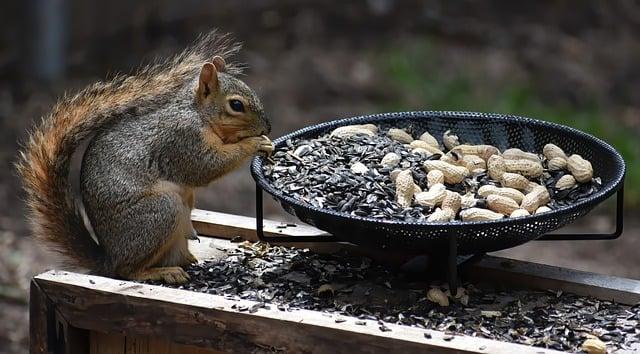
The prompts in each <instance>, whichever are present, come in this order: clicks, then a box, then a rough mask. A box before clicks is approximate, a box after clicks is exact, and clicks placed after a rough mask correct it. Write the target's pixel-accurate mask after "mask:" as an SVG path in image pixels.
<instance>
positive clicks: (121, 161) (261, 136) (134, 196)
mask: <svg viewBox="0 0 640 354" xmlns="http://www.w3.org/2000/svg"><path fill="white" fill-rule="evenodd" d="M239 48H240V47H239V45H237V44H234V43H233V42H232V41H231V40H230V38H229V36H227V35H220V34H218V33H217V32H216V31H212V32H210V33H209V34H206V35H204V36H201V37H200V38H199V39H198V40H197V41H196V43H195V44H194V45H192V46H191V47H189V48H188V49H186V50H185V51H184V52H182V53H181V54H179V55H177V56H176V57H174V58H173V59H170V60H167V61H165V62H163V63H159V64H155V65H151V66H148V67H145V68H143V69H141V70H140V71H139V72H137V73H136V74H135V75H133V76H118V77H116V78H114V79H112V80H110V81H108V82H99V83H96V84H94V85H92V86H89V87H87V88H86V89H84V90H82V91H80V92H79V93H78V94H76V95H74V96H72V97H63V98H62V99H61V100H60V101H59V102H58V103H57V104H56V105H55V106H54V108H53V109H52V111H51V113H50V114H48V116H46V117H45V118H44V119H43V121H42V123H41V124H40V125H39V126H38V127H37V128H36V129H35V130H34V131H33V132H32V133H31V134H30V136H29V138H28V140H27V142H26V144H25V148H24V150H23V151H22V152H21V153H20V157H19V161H18V163H17V170H18V173H19V175H20V177H21V179H22V182H23V187H24V189H25V191H26V201H27V205H28V208H29V211H30V215H29V219H30V223H31V228H32V233H33V235H34V236H35V237H36V238H37V239H39V240H44V241H46V242H48V243H49V244H52V245H53V246H54V247H55V249H56V250H58V251H59V252H61V253H62V254H63V255H65V256H66V257H65V258H66V259H67V261H68V263H70V265H72V266H76V267H82V268H85V269H88V270H89V271H91V272H92V273H94V274H99V275H105V276H112V277H118V278H123V279H132V280H159V281H164V282H168V283H182V282H185V281H187V280H188V275H187V273H186V272H185V271H184V269H183V268H184V267H185V266H187V265H189V264H191V263H194V262H196V259H195V257H194V256H193V255H192V254H191V253H190V252H189V250H188V242H187V240H188V239H193V238H197V235H196V232H195V230H194V229H193V226H192V224H191V219H190V212H191V209H193V203H194V195H193V190H194V188H196V187H200V186H206V185H207V184H208V183H210V182H211V181H213V180H215V179H216V178H218V177H220V176H222V175H224V174H225V173H227V172H229V171H231V170H233V169H234V168H236V167H238V166H239V165H240V164H241V163H242V162H244V161H245V160H246V159H248V158H249V157H250V156H252V155H254V154H256V153H259V152H261V153H267V154H268V153H270V152H272V151H273V145H272V143H271V141H270V140H269V139H268V138H267V137H266V136H265V135H266V134H268V133H269V132H270V130H271V127H270V124H269V122H268V120H267V119H266V117H265V114H264V110H263V107H262V104H261V102H260V100H259V98H258V96H257V95H256V94H255V93H254V92H253V90H251V89H250V88H249V87H248V86H247V85H245V84H244V83H243V82H242V81H240V80H239V79H237V78H236V75H238V74H240V73H241V70H240V68H239V67H238V66H237V65H234V64H232V63H229V64H227V63H226V61H225V59H224V58H226V57H229V56H230V55H232V54H235V53H236V52H237V51H238V50H239ZM91 136H93V137H92V138H91V139H90V142H89V144H88V147H87V150H86V151H85V153H84V157H83V161H82V167H81V172H80V191H81V197H82V201H83V204H84V207H85V210H86V213H87V216H88V218H89V220H90V222H91V225H92V227H93V229H94V231H95V234H96V236H97V238H98V241H99V244H97V243H96V242H94V241H93V239H92V238H91V236H90V233H89V231H87V228H86V227H85V226H84V223H83V221H82V218H81V216H80V215H79V212H78V210H77V208H76V206H75V204H74V200H73V196H72V193H71V186H70V182H69V169H70V161H71V157H72V155H73V153H74V151H75V150H76V149H77V148H78V147H79V145H80V144H81V143H82V142H83V141H84V140H85V139H88V138H89V137H91Z"/></svg>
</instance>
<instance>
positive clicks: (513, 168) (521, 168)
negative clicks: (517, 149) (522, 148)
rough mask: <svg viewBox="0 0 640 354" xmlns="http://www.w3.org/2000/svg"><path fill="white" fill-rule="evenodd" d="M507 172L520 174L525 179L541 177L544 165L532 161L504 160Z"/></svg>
mask: <svg viewBox="0 0 640 354" xmlns="http://www.w3.org/2000/svg"><path fill="white" fill-rule="evenodd" d="M504 164H505V166H506V168H507V172H513V173H519V174H521V175H523V176H525V177H533V178H536V177H540V176H541V175H542V171H543V170H542V163H540V161H537V162H534V161H531V160H523V159H521V160H504Z"/></svg>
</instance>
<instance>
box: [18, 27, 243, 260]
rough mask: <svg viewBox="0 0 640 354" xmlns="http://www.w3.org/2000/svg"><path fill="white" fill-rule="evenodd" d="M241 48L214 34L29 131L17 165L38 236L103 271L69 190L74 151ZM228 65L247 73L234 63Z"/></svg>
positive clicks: (92, 91)
mask: <svg viewBox="0 0 640 354" xmlns="http://www.w3.org/2000/svg"><path fill="white" fill-rule="evenodd" d="M238 49H239V45H237V44H234V43H233V42H232V41H231V39H230V37H229V36H227V35H218V34H217V32H216V31H212V32H210V33H209V34H207V35H204V36H201V37H200V38H199V39H198V40H197V41H196V43H195V44H194V45H193V46H192V47H190V48H188V49H187V50H185V51H184V52H182V53H181V54H179V55H177V56H176V57H174V58H173V59H170V60H168V61H166V62H163V63H158V64H155V65H152V66H147V67H144V68H142V69H141V70H140V71H139V72H138V73H137V74H136V75H134V76H119V77H116V78H114V79H113V80H111V81H109V82H106V83H97V84H94V85H92V86H90V87H88V88H86V89H84V90H82V91H81V92H79V93H78V94H76V95H75V96H73V97H64V98H62V99H61V100H60V101H59V102H58V103H57V104H56V106H55V107H54V108H53V110H52V112H51V113H50V114H49V115H48V116H46V117H45V118H44V119H43V121H42V123H41V124H40V125H39V126H38V127H37V128H36V129H35V130H34V131H33V132H32V133H31V134H30V136H29V138H28V140H27V142H26V144H25V147H24V150H23V151H22V152H21V153H20V156H19V161H18V163H17V164H16V167H17V170H18V174H19V175H20V177H21V178H22V182H23V187H24V189H25V191H26V199H27V200H26V202H27V206H28V208H29V212H30V215H29V218H30V222H31V227H32V232H33V235H34V236H35V237H36V238H38V239H41V240H45V241H48V242H49V243H51V244H53V246H54V247H55V249H56V250H57V251H59V252H60V253H62V254H63V255H65V256H67V257H66V258H67V261H68V263H69V264H70V265H72V266H76V267H82V268H86V269H89V270H92V271H94V272H100V271H101V270H102V267H103V265H104V264H105V263H104V254H103V251H102V250H101V248H100V247H99V246H98V245H97V244H96V243H95V242H94V241H93V239H92V238H91V237H90V235H89V232H88V231H87V230H86V228H85V227H84V224H83V222H82V218H81V217H80V215H79V213H78V212H77V210H76V208H75V205H74V202H73V197H72V194H71V192H70V191H71V187H70V183H69V165H70V161H71V157H72V155H73V153H74V151H75V150H76V148H77V147H78V146H79V145H80V144H81V143H82V141H83V140H84V139H85V138H87V137H89V136H90V135H91V134H93V133H94V132H97V131H98V130H100V129H102V128H104V127H106V126H108V125H110V124H113V123H114V122H115V121H117V120H120V119H132V118H134V117H135V116H139V115H142V114H144V113H145V112H146V111H148V110H151V109H154V108H157V107H159V106H160V105H162V104H163V102H167V100H169V99H171V97H172V95H175V92H176V90H177V89H179V88H181V87H183V86H184V85H185V84H186V83H188V82H190V80H193V79H194V78H195V77H197V76H194V75H197V70H198V69H199V68H200V66H201V65H202V64H203V63H204V62H205V61H209V60H211V58H212V57H213V56H215V55H220V56H222V57H223V58H225V57H227V56H229V55H231V54H234V53H235V52H237V50H238ZM225 59H226V58H225ZM227 69H228V70H229V71H230V73H232V74H237V73H239V72H240V68H239V67H236V66H233V65H231V66H229V65H228V66H227Z"/></svg>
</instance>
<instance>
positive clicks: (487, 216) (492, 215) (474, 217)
mask: <svg viewBox="0 0 640 354" xmlns="http://www.w3.org/2000/svg"><path fill="white" fill-rule="evenodd" d="M503 217H504V215H502V214H500V213H496V212H494V211H491V210H488V209H480V208H469V209H465V210H463V211H461V212H460V218H461V219H462V221H488V220H499V219H502V218H503Z"/></svg>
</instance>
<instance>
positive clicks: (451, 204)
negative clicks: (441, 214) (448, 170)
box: [441, 191, 462, 219]
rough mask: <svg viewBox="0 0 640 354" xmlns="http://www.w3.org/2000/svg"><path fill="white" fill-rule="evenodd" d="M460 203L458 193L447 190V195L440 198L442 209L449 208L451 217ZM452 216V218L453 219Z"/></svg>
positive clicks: (460, 199) (458, 208)
mask: <svg viewBox="0 0 640 354" xmlns="http://www.w3.org/2000/svg"><path fill="white" fill-rule="evenodd" d="M461 204H462V197H460V194H458V193H456V192H452V191H447V195H446V196H445V197H444V199H443V200H442V205H441V206H442V209H443V210H451V211H452V214H453V217H455V215H456V214H457V213H458V211H459V210H460V207H461ZM453 217H452V219H453Z"/></svg>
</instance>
